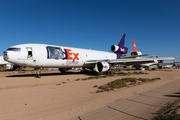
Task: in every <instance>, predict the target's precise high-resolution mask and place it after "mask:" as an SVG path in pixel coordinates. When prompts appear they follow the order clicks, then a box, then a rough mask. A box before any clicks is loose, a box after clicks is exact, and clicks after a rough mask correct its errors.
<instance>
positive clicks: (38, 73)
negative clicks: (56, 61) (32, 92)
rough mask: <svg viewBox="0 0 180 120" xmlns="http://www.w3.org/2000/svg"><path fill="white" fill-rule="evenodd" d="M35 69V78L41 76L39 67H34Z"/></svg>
mask: <svg viewBox="0 0 180 120" xmlns="http://www.w3.org/2000/svg"><path fill="white" fill-rule="evenodd" d="M36 70H37V72H36V73H37V74H36V76H35V77H36V78H41V75H40V73H41V70H40V68H36Z"/></svg>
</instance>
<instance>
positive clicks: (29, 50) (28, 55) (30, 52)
mask: <svg viewBox="0 0 180 120" xmlns="http://www.w3.org/2000/svg"><path fill="white" fill-rule="evenodd" d="M26 49H27V58H28V59H32V58H33V54H32V47H26Z"/></svg>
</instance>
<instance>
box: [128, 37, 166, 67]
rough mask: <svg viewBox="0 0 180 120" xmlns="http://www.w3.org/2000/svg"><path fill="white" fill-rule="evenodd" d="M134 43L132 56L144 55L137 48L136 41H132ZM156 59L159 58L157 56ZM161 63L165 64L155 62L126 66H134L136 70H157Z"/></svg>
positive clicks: (158, 61)
mask: <svg viewBox="0 0 180 120" xmlns="http://www.w3.org/2000/svg"><path fill="white" fill-rule="evenodd" d="M132 41H133V50H132V51H131V56H134V55H142V53H141V52H140V51H138V50H137V46H136V44H135V41H134V39H132ZM156 58H158V57H157V56H156ZM159 63H163V60H154V62H150V63H148V62H145V63H143V62H128V63H126V65H127V66H128V65H133V67H135V68H136V69H140V68H142V69H155V68H158V64H159Z"/></svg>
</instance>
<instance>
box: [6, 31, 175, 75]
mask: <svg viewBox="0 0 180 120" xmlns="http://www.w3.org/2000/svg"><path fill="white" fill-rule="evenodd" d="M124 43H125V34H123V36H122V38H121V39H120V41H119V43H118V45H112V46H111V47H110V49H111V51H112V52H114V53H110V52H103V51H97V50H87V49H80V48H73V47H64V46H56V45H47V44H21V45H16V46H12V47H10V48H8V49H7V50H6V51H5V52H4V60H6V61H8V62H11V63H14V64H17V65H20V66H29V67H34V68H36V69H37V75H36V77H38V78H40V77H41V76H40V68H59V70H60V71H61V72H64V71H66V70H68V69H71V68H76V67H77V68H79V67H82V68H83V69H85V68H89V69H92V70H93V69H94V68H95V71H96V72H106V71H108V70H109V69H110V68H111V67H112V66H114V65H116V64H118V63H124V62H126V63H128V62H141V63H149V62H154V60H169V59H175V58H174V57H165V58H129V57H124V56H123V55H124V54H126V53H127V52H128V48H127V47H124ZM139 56H141V55H136V56H135V57H139Z"/></svg>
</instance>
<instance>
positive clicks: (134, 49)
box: [131, 39, 138, 52]
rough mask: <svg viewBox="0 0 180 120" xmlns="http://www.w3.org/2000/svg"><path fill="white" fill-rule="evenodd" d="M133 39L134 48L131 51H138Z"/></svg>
mask: <svg viewBox="0 0 180 120" xmlns="http://www.w3.org/2000/svg"><path fill="white" fill-rule="evenodd" d="M132 41H133V50H132V51H131V52H138V50H137V47H136V44H135V42H134V39H132Z"/></svg>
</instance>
